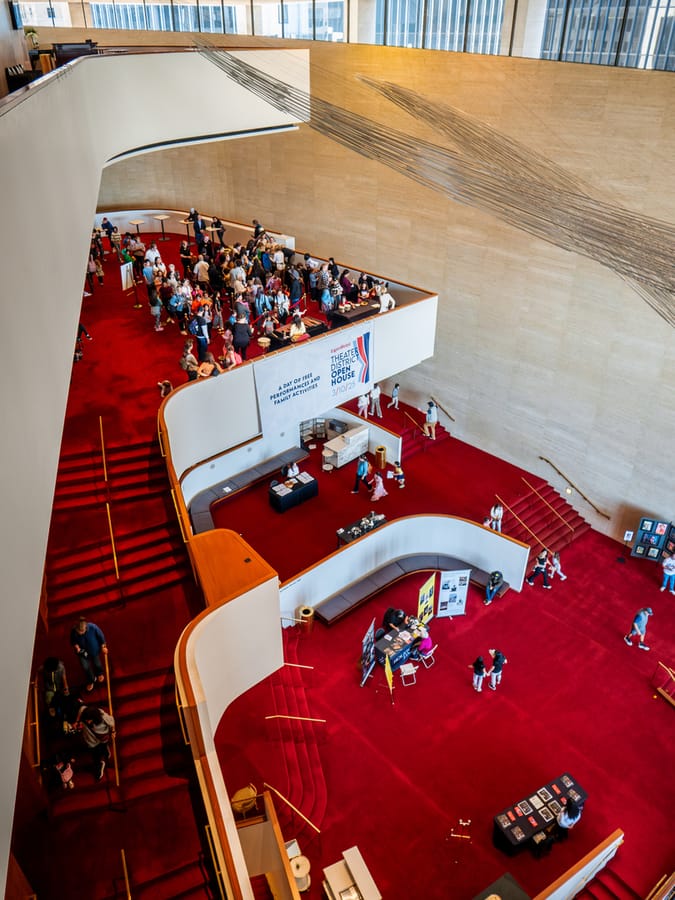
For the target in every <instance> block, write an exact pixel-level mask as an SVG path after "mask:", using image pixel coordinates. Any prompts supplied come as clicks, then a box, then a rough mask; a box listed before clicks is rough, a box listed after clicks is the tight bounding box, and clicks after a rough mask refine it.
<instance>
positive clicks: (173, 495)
mask: <svg viewBox="0 0 675 900" xmlns="http://www.w3.org/2000/svg"><path fill="white" fill-rule="evenodd" d="M171 499H172V500H173V508H174V509H175V510H176V518H177V519H178V527H179V528H180V536H181V537H182V539H183V543H184V544H187V542H188V539H187V537H186V536H185V527H184V526H183V517H182V516H181V514H180V510H179V509H178V502H177V500H176V491H175V490H174V488H171Z"/></svg>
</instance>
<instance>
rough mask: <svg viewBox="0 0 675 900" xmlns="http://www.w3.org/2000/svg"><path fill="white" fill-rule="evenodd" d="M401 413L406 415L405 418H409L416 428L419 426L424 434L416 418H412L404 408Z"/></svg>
mask: <svg viewBox="0 0 675 900" xmlns="http://www.w3.org/2000/svg"><path fill="white" fill-rule="evenodd" d="M403 415H404V416H406V418H408V419H410V421H411V422H412V423H413V425H414V426H415V427H416V428H419V430H420V431H421V432H422V434H424V427H423V426H422V425H420V423H419V422H418V421H417V419H413V417H412V416H411V415H410V413H409V412H406V411H405V410H403Z"/></svg>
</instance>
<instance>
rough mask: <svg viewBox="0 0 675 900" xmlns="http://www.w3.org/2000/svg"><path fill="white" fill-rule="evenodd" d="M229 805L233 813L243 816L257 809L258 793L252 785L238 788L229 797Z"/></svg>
mask: <svg viewBox="0 0 675 900" xmlns="http://www.w3.org/2000/svg"><path fill="white" fill-rule="evenodd" d="M230 803H231V804H232V809H233V811H234V812H235V813H238V814H239V815H242V816H245V815H246V813H247V812H249V811H250V810H252V809H257V808H258V791H257V788H256V786H255V785H254V784H249V785H247V786H246V787H243V788H240V789H239V790H238V791H237V792H236V793H235V794H233V795H232V796H231V797H230Z"/></svg>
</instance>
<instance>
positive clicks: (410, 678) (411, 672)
mask: <svg viewBox="0 0 675 900" xmlns="http://www.w3.org/2000/svg"><path fill="white" fill-rule="evenodd" d="M418 669H419V666H414V665H413V664H412V663H403V665H402V666H401V668H400V669H399V672H400V673H401V683H402V684H403V685H404V686H405V687H410V685H411V684H417V675H416V672H417V670H418Z"/></svg>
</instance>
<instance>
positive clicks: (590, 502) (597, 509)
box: [539, 456, 612, 519]
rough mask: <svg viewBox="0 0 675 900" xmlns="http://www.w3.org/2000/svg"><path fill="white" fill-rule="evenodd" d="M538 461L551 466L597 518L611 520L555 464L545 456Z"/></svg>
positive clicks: (607, 514)
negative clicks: (602, 517)
mask: <svg viewBox="0 0 675 900" xmlns="http://www.w3.org/2000/svg"><path fill="white" fill-rule="evenodd" d="M539 459H540V460H542V462H545V463H548V464H549V466H551V468H553V469H555V470H556V472H557V473H558V475H560V477H561V478H564V479H565V481H566V482H567V483H568V484H569V486H570V487H571V488H574V490H575V491H576V492H577V494H579V496H580V497H583V498H584V500H585V501H586V503H588V505H589V506H592V507H593V509H594V510H595V511H596V513H597V514H598V515H599V516H604V518H605V519H611V518H612V517H611V516H610V515H609V513H606V512H603V511H602V510H601V509H600V508H599V507H597V506H596V505H595V503H593V501H592V500H590V499H589V498H588V497H587V496H586V494H584V492H583V491H582V490H580V489H579V488H578V487H577V486H576V484H575V483H574V482H573V481H571V480H570V479H569V478H568V477H567V475H565V473H564V472H562V471H561V470H560V469H559V468H558V467H557V466H556V464H555V463H554V462H551V460H550V459H548V457H546V456H540V457H539Z"/></svg>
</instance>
